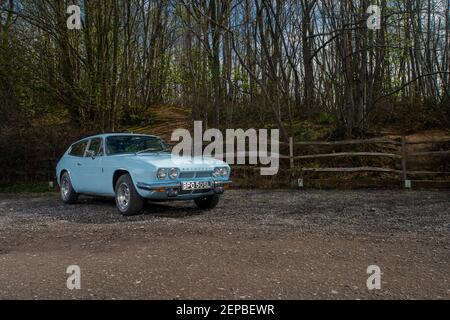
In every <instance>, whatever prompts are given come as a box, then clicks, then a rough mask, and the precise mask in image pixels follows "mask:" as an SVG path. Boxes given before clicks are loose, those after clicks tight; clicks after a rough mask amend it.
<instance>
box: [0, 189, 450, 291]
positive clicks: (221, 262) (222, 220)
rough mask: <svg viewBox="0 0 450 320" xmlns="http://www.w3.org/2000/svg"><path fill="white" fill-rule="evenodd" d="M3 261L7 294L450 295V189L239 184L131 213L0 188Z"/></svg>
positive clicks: (1, 281)
mask: <svg viewBox="0 0 450 320" xmlns="http://www.w3.org/2000/svg"><path fill="white" fill-rule="evenodd" d="M69 265H78V266H79V267H80V269H81V289H80V290H68V289H67V287H66V280H67V277H68V276H69V275H68V274H66V268H67V267H68V266H69ZM369 265H377V266H379V267H380V269H381V272H382V275H381V289H380V290H371V291H370V290H368V289H367V286H366V280H367V277H368V276H369V275H367V274H366V270H367V267H368V266H369ZM0 270H1V271H0V298H1V299H10V298H19V299H47V298H64V299H66V298H68V299H71V298H85V299H122V298H144V299H158V298H163V299H190V298H204V299H208V298H217V299H222V298H228V299H320V298H331V299H345V298H351V299H389V298H401V299H411V298H431V299H449V298H450V193H449V192H448V191H399V190H389V191H378V190H370V191H312V190H308V191H296V190H279V191H273V190H271V191H268V190H232V191H229V192H228V193H226V194H225V195H224V196H223V197H222V199H221V202H220V203H219V206H218V207H217V208H216V209H215V210H212V211H207V212H202V211H199V210H197V209H196V208H195V207H194V205H193V203H190V202H180V203H171V204H148V205H147V206H146V209H145V212H144V214H142V215H139V216H135V217H131V218H124V217H121V216H120V215H119V214H118V213H117V211H116V208H115V206H114V203H113V202H112V201H109V200H94V199H91V198H82V199H81V201H80V203H79V204H76V205H63V204H62V203H61V202H60V201H59V199H58V195H57V194H48V195H33V196H7V195H0Z"/></svg>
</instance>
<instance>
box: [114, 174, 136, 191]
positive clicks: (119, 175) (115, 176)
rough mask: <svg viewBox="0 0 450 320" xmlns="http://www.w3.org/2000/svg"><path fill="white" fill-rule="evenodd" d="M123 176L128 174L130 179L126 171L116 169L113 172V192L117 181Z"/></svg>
mask: <svg viewBox="0 0 450 320" xmlns="http://www.w3.org/2000/svg"><path fill="white" fill-rule="evenodd" d="M125 174H128V175H130V177H131V174H130V172H129V171H128V170H125V169H117V170H116V171H114V174H113V178H112V187H113V190H114V192H115V191H116V183H117V181H118V180H119V178H120V177H121V176H123V175H125ZM131 180H133V178H131Z"/></svg>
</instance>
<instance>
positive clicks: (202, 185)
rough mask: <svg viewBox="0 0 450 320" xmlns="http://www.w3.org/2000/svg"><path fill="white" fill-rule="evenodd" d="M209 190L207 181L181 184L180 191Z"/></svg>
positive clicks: (209, 186) (209, 185) (209, 184)
mask: <svg viewBox="0 0 450 320" xmlns="http://www.w3.org/2000/svg"><path fill="white" fill-rule="evenodd" d="M202 189H211V183H210V182H209V181H187V182H182V183H181V190H202Z"/></svg>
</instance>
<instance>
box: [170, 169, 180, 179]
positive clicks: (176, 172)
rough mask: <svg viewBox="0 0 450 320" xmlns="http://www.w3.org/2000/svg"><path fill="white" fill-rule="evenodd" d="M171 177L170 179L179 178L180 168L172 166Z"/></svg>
mask: <svg viewBox="0 0 450 320" xmlns="http://www.w3.org/2000/svg"><path fill="white" fill-rule="evenodd" d="M169 178H170V179H176V178H178V169H177V168H170V170H169Z"/></svg>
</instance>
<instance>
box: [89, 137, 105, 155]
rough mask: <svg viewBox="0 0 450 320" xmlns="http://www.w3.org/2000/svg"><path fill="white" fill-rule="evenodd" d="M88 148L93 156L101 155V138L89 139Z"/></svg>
mask: <svg viewBox="0 0 450 320" xmlns="http://www.w3.org/2000/svg"><path fill="white" fill-rule="evenodd" d="M88 150H89V151H92V152H93V154H94V156H95V157H98V156H102V155H103V152H102V138H94V139H91V143H90V144H89V148H88Z"/></svg>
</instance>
